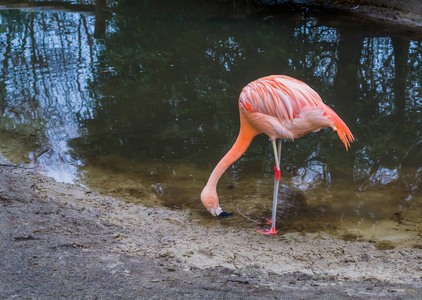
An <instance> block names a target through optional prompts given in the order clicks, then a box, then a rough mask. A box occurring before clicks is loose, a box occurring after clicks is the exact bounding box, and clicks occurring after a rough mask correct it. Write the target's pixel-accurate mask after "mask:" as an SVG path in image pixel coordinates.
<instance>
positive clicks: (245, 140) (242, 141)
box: [205, 123, 259, 190]
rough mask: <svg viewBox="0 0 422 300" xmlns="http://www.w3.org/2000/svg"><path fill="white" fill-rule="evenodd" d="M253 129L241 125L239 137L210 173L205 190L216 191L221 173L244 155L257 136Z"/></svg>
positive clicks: (247, 125) (243, 124)
mask: <svg viewBox="0 0 422 300" xmlns="http://www.w3.org/2000/svg"><path fill="white" fill-rule="evenodd" d="M258 133H259V132H257V131H256V130H255V129H253V128H252V127H251V126H250V125H249V124H245V123H241V126H240V131H239V135H238V137H237V139H236V142H235V143H234V145H233V146H232V148H231V149H230V150H229V152H227V153H226V155H225V156H224V157H223V158H222V159H221V160H220V162H219V163H218V164H217V166H216V167H215V168H214V171H212V173H211V176H210V178H209V179H208V183H207V185H206V187H205V188H206V189H213V190H216V189H217V183H218V181H219V179H220V177H221V176H222V175H223V173H224V172H225V171H226V170H227V168H228V167H230V166H231V165H232V164H233V163H234V162H235V161H236V160H238V159H239V157H240V156H241V155H242V154H243V153H245V151H246V150H247V149H248V147H249V145H250V143H251V142H252V140H253V139H254V137H255V136H256V135H257V134H258Z"/></svg>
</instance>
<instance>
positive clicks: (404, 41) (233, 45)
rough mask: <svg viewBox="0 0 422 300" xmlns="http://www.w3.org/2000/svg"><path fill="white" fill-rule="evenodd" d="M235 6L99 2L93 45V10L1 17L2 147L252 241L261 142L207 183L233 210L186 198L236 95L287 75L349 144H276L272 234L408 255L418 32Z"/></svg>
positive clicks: (421, 226)
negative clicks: (331, 114) (306, 88)
mask: <svg viewBox="0 0 422 300" xmlns="http://www.w3.org/2000/svg"><path fill="white" fill-rule="evenodd" d="M82 2H85V4H89V1H82ZM244 2H245V1H218V2H215V1H205V0H201V1H119V2H117V1H116V2H113V1H111V4H112V5H111V7H110V8H109V10H108V12H107V14H106V31H105V34H104V35H103V36H101V32H100V30H99V29H98V26H99V25H98V24H97V28H96V25H95V24H96V19H95V14H94V13H93V7H88V9H86V8H85V7H84V8H83V10H82V9H81V8H80V7H70V9H68V10H67V11H63V10H62V9H60V8H53V9H51V8H49V9H48V10H47V9H37V10H34V9H21V10H17V9H7V10H0V100H1V102H0V111H1V116H2V117H1V121H0V137H1V142H0V152H1V154H2V155H4V156H5V157H6V158H8V159H9V160H11V161H12V162H14V163H27V164H28V163H29V164H31V163H32V164H38V165H39V170H40V171H41V172H43V173H45V174H47V175H49V176H52V177H54V178H56V179H57V180H59V181H65V182H76V183H81V184H84V185H87V186H89V187H91V188H93V189H96V190H98V191H101V192H103V193H105V194H111V195H113V196H117V197H121V198H122V199H125V200H127V201H133V202H135V203H141V204H144V205H151V206H156V205H157V206H160V205H165V206H167V207H170V208H172V209H183V210H190V211H191V213H192V218H193V219H194V220H200V221H201V222H202V223H204V224H205V225H206V226H233V227H234V228H235V227H248V228H250V229H251V232H253V231H252V230H253V229H255V228H258V227H255V226H256V223H255V222H259V221H261V220H263V219H265V218H270V215H271V199H272V187H273V174H272V167H273V165H274V162H273V157H272V150H271V147H270V142H269V141H268V138H267V137H265V136H260V137H258V138H257V139H256V140H255V141H254V142H253V143H252V145H251V147H250V148H249V150H248V151H247V152H246V154H245V155H244V156H243V157H242V158H241V159H240V160H239V161H238V162H236V163H235V164H234V165H233V166H232V167H231V168H229V170H228V171H227V172H226V174H225V175H224V176H223V178H222V179H221V181H220V184H219V195H220V204H221V206H222V207H223V209H225V210H227V211H233V212H235V216H234V217H232V218H229V219H225V220H215V219H214V218H212V217H211V215H209V214H208V213H206V212H205V210H204V209H203V207H202V204H201V203H200V200H199V194H200V192H201V190H202V188H203V186H204V185H205V183H206V180H207V178H208V176H209V174H210V173H211V171H212V169H213V168H214V166H215V164H216V163H217V162H218V161H219V159H221V157H222V156H223V155H224V154H225V152H226V151H227V150H228V149H229V148H230V147H231V145H232V144H233V142H234V140H235V139H236V136H237V133H238V127H239V117H238V108H237V99H238V96H239V93H240V91H241V89H242V88H243V86H245V85H246V84H247V83H248V82H250V81H252V80H254V79H257V78H259V77H261V76H265V75H269V74H286V75H290V76H293V77H296V78H298V79H300V80H303V81H305V82H307V83H308V84H309V85H310V86H312V87H313V88H314V89H315V90H316V91H317V92H318V93H319V94H320V95H321V97H322V98H323V99H324V101H325V102H326V103H327V104H328V105H329V106H331V107H332V108H333V109H334V110H335V111H336V112H337V113H338V115H339V116H340V117H341V118H342V119H343V120H344V121H345V122H346V123H347V124H348V126H349V128H350V129H351V130H352V132H353V134H354V136H355V138H356V141H355V143H353V144H352V148H351V149H350V150H349V152H346V151H345V149H344V146H343V145H342V143H341V142H340V140H339V139H338V137H337V134H335V133H333V132H332V131H330V130H324V131H321V132H318V133H312V134H309V135H308V136H306V137H303V138H301V139H298V140H296V141H294V142H285V143H284V144H283V152H282V153H283V154H282V186H281V198H280V199H281V200H282V201H283V202H282V203H280V205H279V211H278V217H279V219H280V221H279V223H278V229H279V230H280V235H282V234H284V233H287V232H303V233H317V234H320V235H323V236H325V235H327V234H328V235H333V236H336V237H341V238H344V239H346V240H353V241H355V240H365V241H372V242H373V243H374V244H375V245H376V246H377V247H379V248H383V249H387V248H391V247H395V246H396V245H397V244H400V245H404V244H405V245H409V246H411V247H416V248H421V247H422V213H421V212H422V188H421V186H422V114H421V110H422V43H421V42H422V39H421V38H420V36H421V35H420V32H419V33H418V32H417V31H415V32H412V31H410V30H408V29H405V28H401V27H400V26H398V25H392V24H384V25H383V24H380V23H374V22H370V21H365V20H363V19H362V18H358V17H351V16H344V15H340V14H339V13H338V12H330V11H323V10H314V9H310V8H300V7H274V6H271V7H267V6H256V5H254V4H251V2H248V4H245V3H244ZM74 3H77V1H74ZM3 8H4V7H3ZM72 9H73V10H76V11H73V12H72ZM96 30H97V31H96ZM98 32H100V33H98ZM94 35H95V37H94ZM97 36H99V38H97ZM280 235H279V236H280Z"/></svg>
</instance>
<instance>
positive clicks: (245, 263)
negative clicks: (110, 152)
mask: <svg viewBox="0 0 422 300" xmlns="http://www.w3.org/2000/svg"><path fill="white" fill-rule="evenodd" d="M210 218H211V216H210ZM200 223H201V220H195V219H192V218H191V217H190V215H189V213H186V212H175V211H170V210H165V209H154V208H146V207H142V206H136V205H133V204H126V203H124V202H122V201H120V200H118V199H114V198H111V197H107V196H102V195H98V194H96V193H95V192H93V191H91V190H89V189H87V188H84V187H79V186H76V185H70V184H62V183H57V182H55V181H54V180H53V179H50V178H46V177H44V176H42V175H39V174H37V173H36V172H34V171H31V170H27V169H24V168H22V167H11V166H2V167H1V168H0V229H1V230H0V299H76V298H78V299H136V298H137V299H146V298H148V299H182V298H183V299H186V298H187V299H223V298H224V299H240V298H244V299H258V298H260V299H262V298H263V297H266V298H269V299H272V298H275V299H281V298H283V299H309V298H311V297H312V298H316V299H339V298H341V299H348V298H352V299H359V298H360V299H371V298H378V299H381V298H382V299H422V249H407V248H397V249H394V250H388V251H381V250H377V249H376V248H375V247H374V246H373V245H372V244H370V243H359V242H355V243H353V242H346V241H343V240H335V239H333V238H330V237H328V236H327V237H324V236H316V235H315V236H314V235H299V234H289V235H285V236H277V237H268V236H265V235H262V234H258V233H255V232H251V231H250V230H246V229H243V230H242V229H240V228H227V227H225V226H223V225H222V224H220V222H219V221H218V220H217V219H216V221H215V226H214V227H212V228H207V227H204V226H202V225H201V224H200Z"/></svg>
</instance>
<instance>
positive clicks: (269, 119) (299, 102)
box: [239, 75, 354, 149]
mask: <svg viewBox="0 0 422 300" xmlns="http://www.w3.org/2000/svg"><path fill="white" fill-rule="evenodd" d="M239 105H240V107H241V108H242V107H243V108H244V109H245V110H246V111H247V112H245V113H246V115H247V119H249V121H250V122H251V123H252V125H256V127H257V128H258V129H259V130H260V131H261V132H263V133H266V134H267V135H268V136H270V138H271V139H275V138H289V139H293V138H296V137H300V136H303V135H304V134H307V133H309V132H311V131H318V130H320V129H321V128H325V127H331V128H332V129H333V130H335V131H337V133H338V135H339V137H340V139H341V141H342V142H343V143H344V145H345V147H346V149H348V147H349V146H350V142H352V141H353V140H354V138H353V135H352V133H351V132H350V130H349V128H348V127H347V126H346V124H345V123H344V122H343V121H342V120H341V119H340V117H339V116H338V115H337V114H336V113H335V112H334V111H333V110H332V109H331V108H329V107H328V106H327V105H325V104H324V103H323V101H322V99H321V97H320V96H319V95H318V94H317V93H316V92H315V91H314V90H313V89H312V88H311V87H310V86H308V85H307V84H305V83H303V82H302V81H299V80H297V79H294V78H292V77H289V76H284V75H272V76H267V77H263V78H260V79H257V80H255V81H252V82H251V83H249V84H248V85H247V86H245V87H244V88H243V90H242V93H241V94H240V97H239Z"/></svg>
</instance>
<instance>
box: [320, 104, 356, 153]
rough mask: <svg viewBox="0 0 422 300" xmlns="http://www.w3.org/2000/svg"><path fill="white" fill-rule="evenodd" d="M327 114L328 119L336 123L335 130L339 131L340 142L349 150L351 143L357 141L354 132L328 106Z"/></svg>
mask: <svg viewBox="0 0 422 300" xmlns="http://www.w3.org/2000/svg"><path fill="white" fill-rule="evenodd" d="M326 113H327V115H328V118H329V119H330V120H331V121H332V122H333V123H334V127H335V128H333V129H334V130H336V131H337V134H338V136H339V138H340V140H341V141H342V142H343V144H344V146H345V147H346V150H349V147H350V143H351V142H353V141H354V140H355V138H354V137H353V134H352V132H351V131H350V129H349V128H348V127H347V125H346V124H345V123H344V122H343V120H342V119H340V117H339V116H338V115H337V114H336V113H335V112H334V111H333V110H332V109H331V108H329V107H328V106H326Z"/></svg>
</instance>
